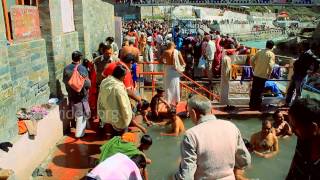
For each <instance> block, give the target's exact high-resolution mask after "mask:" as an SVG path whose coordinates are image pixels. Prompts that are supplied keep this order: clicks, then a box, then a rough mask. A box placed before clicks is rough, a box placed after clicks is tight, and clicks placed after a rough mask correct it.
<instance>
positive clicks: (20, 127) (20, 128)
mask: <svg viewBox="0 0 320 180" xmlns="http://www.w3.org/2000/svg"><path fill="white" fill-rule="evenodd" d="M27 131H28V129H27V126H26V124H25V123H24V122H23V121H22V120H20V121H18V132H19V134H20V135H21V134H24V133H26V132H27Z"/></svg>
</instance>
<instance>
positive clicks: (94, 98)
mask: <svg viewBox="0 0 320 180" xmlns="http://www.w3.org/2000/svg"><path fill="white" fill-rule="evenodd" d="M88 69H89V79H90V81H91V87H90V89H89V106H90V109H91V115H92V117H96V116H97V102H98V90H97V73H96V71H95V69H94V64H93V62H88Z"/></svg>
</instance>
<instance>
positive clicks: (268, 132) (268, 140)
mask: <svg viewBox="0 0 320 180" xmlns="http://www.w3.org/2000/svg"><path fill="white" fill-rule="evenodd" d="M250 142H251V145H252V148H253V152H254V153H255V154H256V155H257V156H259V157H263V158H271V157H273V156H275V155H276V154H277V153H278V152H279V144H278V138H277V136H276V135H275V133H274V130H273V128H272V123H271V121H269V120H266V121H263V122H262V129H261V131H260V132H257V133H255V134H253V135H252V136H251V141H250Z"/></svg>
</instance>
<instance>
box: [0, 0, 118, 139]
mask: <svg viewBox="0 0 320 180" xmlns="http://www.w3.org/2000/svg"><path fill="white" fill-rule="evenodd" d="M39 3H40V4H39V13H40V26H41V34H42V38H43V39H37V40H33V41H27V42H23V43H18V44H15V43H14V44H12V45H7V39H6V36H5V23H4V17H3V11H0V140H1V141H5V140H10V139H12V138H14V137H16V136H17V125H16V124H17V119H16V111H17V110H18V109H19V108H21V107H26V108H29V107H31V106H33V105H36V104H42V103H46V102H47V101H48V99H49V97H50V96H51V97H63V96H64V95H66V92H65V87H64V84H63V83H62V73H63V69H64V67H65V66H66V65H67V64H69V63H71V53H72V52H73V51H75V50H81V51H83V52H84V53H85V55H86V56H87V57H89V58H90V57H91V54H92V52H94V51H95V50H96V49H97V48H98V47H97V46H98V44H99V43H100V42H101V41H103V40H104V39H105V38H106V37H107V36H114V33H115V32H114V10H113V5H111V4H108V3H105V2H103V1H102V0H90V1H89V0H74V13H75V14H74V20H75V25H76V31H74V32H70V33H63V31H62V21H61V19H62V17H61V6H60V5H61V4H60V0H50V1H39ZM82 7H85V8H82ZM0 9H2V4H1V3H0ZM79 10H80V11H79Z"/></svg>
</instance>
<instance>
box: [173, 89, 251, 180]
mask: <svg viewBox="0 0 320 180" xmlns="http://www.w3.org/2000/svg"><path fill="white" fill-rule="evenodd" d="M211 110H212V106H211V101H210V100H209V99H208V98H206V97H204V96H201V95H193V96H192V97H191V98H190V99H189V100H188V112H189V114H190V117H191V119H192V121H193V123H194V124H196V125H195V126H194V127H192V128H190V129H189V130H187V131H186V133H185V136H184V139H183V141H182V143H181V162H180V167H179V171H178V172H177V173H176V175H175V179H224V180H226V179H228V180H234V179H235V178H239V177H240V176H242V172H243V169H244V168H245V167H246V166H248V165H249V164H250V163H251V156H250V153H249V152H248V150H247V148H246V146H245V144H244V142H243V140H242V137H241V133H240V131H239V129H238V128H237V127H236V126H235V125H234V124H233V123H231V122H229V121H225V120H219V119H217V118H216V117H215V116H214V115H213V114H212V113H211Z"/></svg>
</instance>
